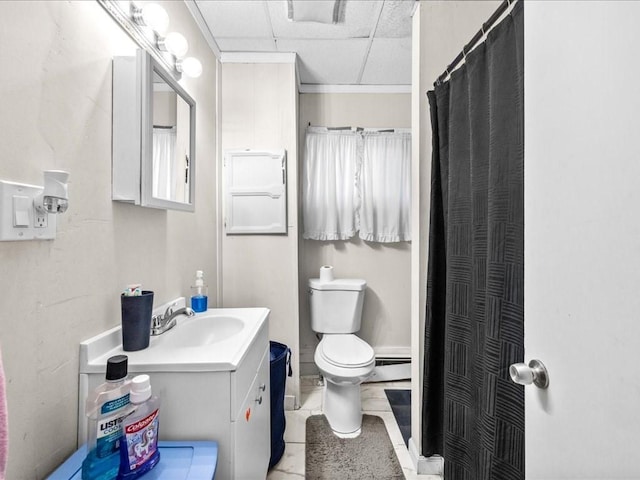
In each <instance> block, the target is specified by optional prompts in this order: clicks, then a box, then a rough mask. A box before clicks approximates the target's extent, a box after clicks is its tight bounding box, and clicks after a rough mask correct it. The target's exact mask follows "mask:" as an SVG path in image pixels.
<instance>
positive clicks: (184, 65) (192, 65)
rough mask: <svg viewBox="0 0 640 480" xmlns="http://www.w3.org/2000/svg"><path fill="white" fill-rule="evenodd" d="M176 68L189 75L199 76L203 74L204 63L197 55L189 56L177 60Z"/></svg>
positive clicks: (192, 76)
mask: <svg viewBox="0 0 640 480" xmlns="http://www.w3.org/2000/svg"><path fill="white" fill-rule="evenodd" d="M176 70H178V71H179V72H180V73H184V74H185V75H186V76H187V77H191V78H198V77H199V76H200V75H202V63H200V60H198V59H197V58H195V57H187V58H183V59H182V60H176Z"/></svg>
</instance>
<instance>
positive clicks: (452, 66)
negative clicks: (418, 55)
mask: <svg viewBox="0 0 640 480" xmlns="http://www.w3.org/2000/svg"><path fill="white" fill-rule="evenodd" d="M516 1H517V0H504V2H502V3H501V4H500V6H499V7H498V9H497V10H496V11H495V12H493V15H491V17H489V20H487V21H486V22H485V23H483V24H482V28H481V29H480V30H478V32H477V33H476V34H475V35H474V36H473V38H472V39H471V41H470V42H469V43H467V44H466V45H465V46H464V47H462V51H461V52H460V53H459V54H458V56H457V57H456V58H454V59H453V62H451V63H450V64H449V66H448V67H447V68H446V69H445V71H444V72H443V73H442V75H440V76H439V77H438V78H437V79H436V81H435V82H434V83H433V84H434V85H436V86H437V85H441V84H442V82H444V81H445V80H446V78H447V77H448V76H449V75H451V72H453V71H454V70H455V68H456V67H457V66H458V65H459V64H460V62H462V60H464V59H465V57H466V56H467V53H469V52H470V51H471V49H473V47H474V46H475V44H476V43H478V42H479V41H480V39H481V38H482V37H484V36H485V35H486V34H487V32H488V31H489V30H490V29H491V27H493V25H494V24H495V23H496V22H497V21H498V19H499V18H500V17H501V16H502V14H503V13H504V12H506V11H507V10H508V9H509V7H511V5H512V4H514V3H516Z"/></svg>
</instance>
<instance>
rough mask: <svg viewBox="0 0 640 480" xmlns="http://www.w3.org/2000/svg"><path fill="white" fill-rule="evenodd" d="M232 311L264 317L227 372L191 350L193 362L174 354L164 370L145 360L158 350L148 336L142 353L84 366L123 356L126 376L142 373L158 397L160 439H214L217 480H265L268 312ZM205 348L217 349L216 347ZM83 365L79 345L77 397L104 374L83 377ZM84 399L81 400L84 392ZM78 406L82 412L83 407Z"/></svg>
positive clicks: (158, 342) (267, 454)
mask: <svg viewBox="0 0 640 480" xmlns="http://www.w3.org/2000/svg"><path fill="white" fill-rule="evenodd" d="M236 310H264V311H265V312H266V313H265V315H264V319H263V321H262V322H261V323H260V325H257V326H256V328H255V329H254V332H253V334H252V337H251V339H250V340H248V341H247V343H246V345H245V346H244V352H240V353H239V354H238V355H237V356H236V361H237V365H234V366H232V367H231V368H228V369H227V370H215V369H216V368H218V367H217V366H215V365H212V364H210V363H207V362H205V361H203V359H202V358H199V357H197V356H196V355H195V352H194V359H193V361H191V362H184V363H183V364H182V365H181V366H180V365H179V364H180V358H182V357H181V356H180V355H182V354H183V353H184V352H179V353H175V354H174V362H175V363H170V361H169V360H167V364H166V365H164V367H163V365H161V364H158V362H152V361H151V360H150V359H149V358H147V357H148V356H149V355H151V354H152V353H153V349H154V348H158V349H159V348H161V347H162V339H161V338H160V340H155V338H158V337H154V338H152V344H151V345H150V348H148V349H146V350H142V351H140V352H122V351H114V350H111V351H109V352H108V353H106V354H104V355H101V356H100V358H98V359H96V360H94V361H93V362H88V363H89V367H90V368H89V369H96V370H100V369H99V368H95V367H96V366H97V364H106V359H107V358H108V357H110V356H111V355H117V354H125V355H127V356H128V357H129V375H130V377H132V376H135V375H137V374H140V373H147V374H148V375H149V376H150V377H151V388H152V391H153V394H154V395H158V396H159V397H160V399H161V405H160V439H161V440H215V441H217V442H218V466H217V469H216V476H215V478H216V480H257V479H264V478H265V477H266V475H267V469H268V465H269V457H270V454H271V434H270V403H271V402H270V379H269V372H270V353H269V339H268V330H269V328H268V310H267V309H236ZM175 328H180V325H178V326H177V327H175ZM170 333H171V332H168V333H167V334H163V335H168V334H170ZM160 337H162V335H161V336H160ZM154 343H156V345H154ZM208 348H216V345H210V346H208ZM116 350H117V349H116ZM145 352H146V353H145ZM82 363H83V355H82V346H81V365H80V372H81V373H80V390H81V394H80V396H81V397H82V395H83V393H82V392H83V391H84V392H88V391H91V390H92V389H93V388H95V387H96V386H97V385H99V384H100V383H102V382H104V370H102V371H101V372H100V373H83V365H82ZM176 364H178V365H176ZM85 370H86V368H85ZM84 395H85V397H84V398H86V393H85V394H84ZM82 403H83V402H80V404H81V405H80V406H81V410H83V409H84V407H83V405H82ZM80 415H84V412H83V411H81V412H80ZM79 438H80V442H83V438H82V432H79Z"/></svg>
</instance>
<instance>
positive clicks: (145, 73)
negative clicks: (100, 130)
mask: <svg viewBox="0 0 640 480" xmlns="http://www.w3.org/2000/svg"><path fill="white" fill-rule="evenodd" d="M195 119H196V104H195V101H194V100H193V98H191V97H190V96H189V94H188V93H187V92H186V91H185V90H184V88H182V86H180V84H178V82H177V81H176V80H175V78H173V76H172V75H171V74H169V73H168V72H167V71H166V70H165V69H164V68H163V67H162V66H161V65H160V64H158V62H156V60H155V59H153V58H152V57H151V55H149V54H148V53H147V52H146V51H145V50H142V49H139V50H137V52H136V55H135V56H128V57H114V59H113V140H112V141H113V145H112V147H113V148H112V155H113V158H112V168H113V171H112V198H113V200H117V201H121V202H127V203H133V204H135V205H140V206H143V207H153V208H161V209H172V210H184V211H190V212H193V211H194V210H195V172H196V169H195V167H196V158H195Z"/></svg>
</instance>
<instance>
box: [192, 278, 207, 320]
mask: <svg viewBox="0 0 640 480" xmlns="http://www.w3.org/2000/svg"><path fill="white" fill-rule="evenodd" d="M207 300H208V297H207V286H206V285H205V284H204V277H203V273H202V270H198V271H197V272H196V281H195V285H194V286H193V287H191V309H192V310H193V311H194V312H206V310H207Z"/></svg>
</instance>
